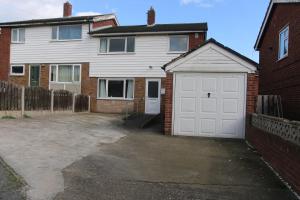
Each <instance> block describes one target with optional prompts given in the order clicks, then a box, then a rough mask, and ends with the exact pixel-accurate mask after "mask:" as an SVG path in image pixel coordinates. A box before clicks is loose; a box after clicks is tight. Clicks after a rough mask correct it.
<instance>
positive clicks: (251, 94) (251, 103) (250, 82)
mask: <svg viewBox="0 0 300 200" xmlns="http://www.w3.org/2000/svg"><path fill="white" fill-rule="evenodd" d="M258 86H259V76H258V74H248V76H247V108H246V112H247V115H249V114H251V113H254V112H255V108H256V99H257V95H258Z"/></svg>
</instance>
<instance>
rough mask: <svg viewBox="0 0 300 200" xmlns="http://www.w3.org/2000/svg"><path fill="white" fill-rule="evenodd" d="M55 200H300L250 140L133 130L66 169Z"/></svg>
mask: <svg viewBox="0 0 300 200" xmlns="http://www.w3.org/2000/svg"><path fill="white" fill-rule="evenodd" d="M64 178H65V191H64V192H61V193H60V194H58V195H57V196H56V198H55V200H102V199H103V200H296V198H295V196H294V195H293V194H292V193H291V192H290V191H289V190H288V189H287V188H286V187H285V186H284V185H283V184H282V183H281V182H280V180H279V179H278V178H277V177H276V176H275V175H274V174H273V172H272V171H271V170H270V169H269V168H268V167H267V166H266V164H265V163H264V162H263V161H262V160H260V157H259V156H258V155H257V154H256V153H255V152H253V151H252V150H251V149H249V148H248V147H247V145H246V144H245V142H244V141H232V140H216V139H206V138H182V137H181V138H179V137H167V136H162V135H159V134H155V133H154V132H152V131H149V132H147V131H139V130H132V131H131V133H130V134H128V136H127V137H124V138H122V139H121V140H119V141H118V142H116V143H114V144H110V145H104V146H102V148H101V151H99V152H97V153H94V154H92V155H90V156H87V157H85V158H83V159H82V160H79V161H77V162H75V163H73V164H72V165H70V166H69V167H67V168H66V169H65V170H64Z"/></svg>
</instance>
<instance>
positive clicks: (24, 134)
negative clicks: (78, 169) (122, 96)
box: [0, 114, 125, 200]
mask: <svg viewBox="0 0 300 200" xmlns="http://www.w3.org/2000/svg"><path fill="white" fill-rule="evenodd" d="M120 123H121V120H120V118H119V117H116V116H100V115H97V114H76V115H59V116H51V117H42V118H39V119H37V118H35V119H26V120H0V157H2V158H3V159H4V160H5V161H6V162H7V163H8V164H9V165H10V166H11V167H12V168H13V169H14V170H15V171H16V172H17V173H18V174H19V175H21V176H22V177H23V178H24V179H25V181H26V182H27V183H28V185H29V190H28V193H27V196H28V198H29V199H32V200H48V199H53V197H54V196H55V195H56V194H57V193H58V192H61V191H63V190H64V179H63V176H62V170H63V169H64V168H65V167H67V166H68V165H70V164H72V163H73V162H75V161H77V160H80V159H81V158H83V157H85V156H87V155H90V154H92V153H95V152H96V151H98V150H99V146H101V145H102V144H110V143H114V142H116V141H118V140H119V139H120V138H121V137H123V136H124V133H125V132H124V129H123V128H120V127H119V126H118V125H119V124H120Z"/></svg>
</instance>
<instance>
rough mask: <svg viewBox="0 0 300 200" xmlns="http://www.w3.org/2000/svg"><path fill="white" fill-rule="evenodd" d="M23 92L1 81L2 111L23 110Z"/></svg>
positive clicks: (0, 97)
mask: <svg viewBox="0 0 300 200" xmlns="http://www.w3.org/2000/svg"><path fill="white" fill-rule="evenodd" d="M21 95H22V90H21V89H20V88H18V87H15V86H14V85H12V84H9V83H6V82H2V81H0V110H1V111H3V110H21Z"/></svg>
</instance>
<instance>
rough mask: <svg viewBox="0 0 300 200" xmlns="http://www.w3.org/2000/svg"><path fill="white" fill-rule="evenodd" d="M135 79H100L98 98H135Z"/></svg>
mask: <svg viewBox="0 0 300 200" xmlns="http://www.w3.org/2000/svg"><path fill="white" fill-rule="evenodd" d="M133 91H134V80H133V79H99V80H98V95H97V96H98V98H100V99H133Z"/></svg>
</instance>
